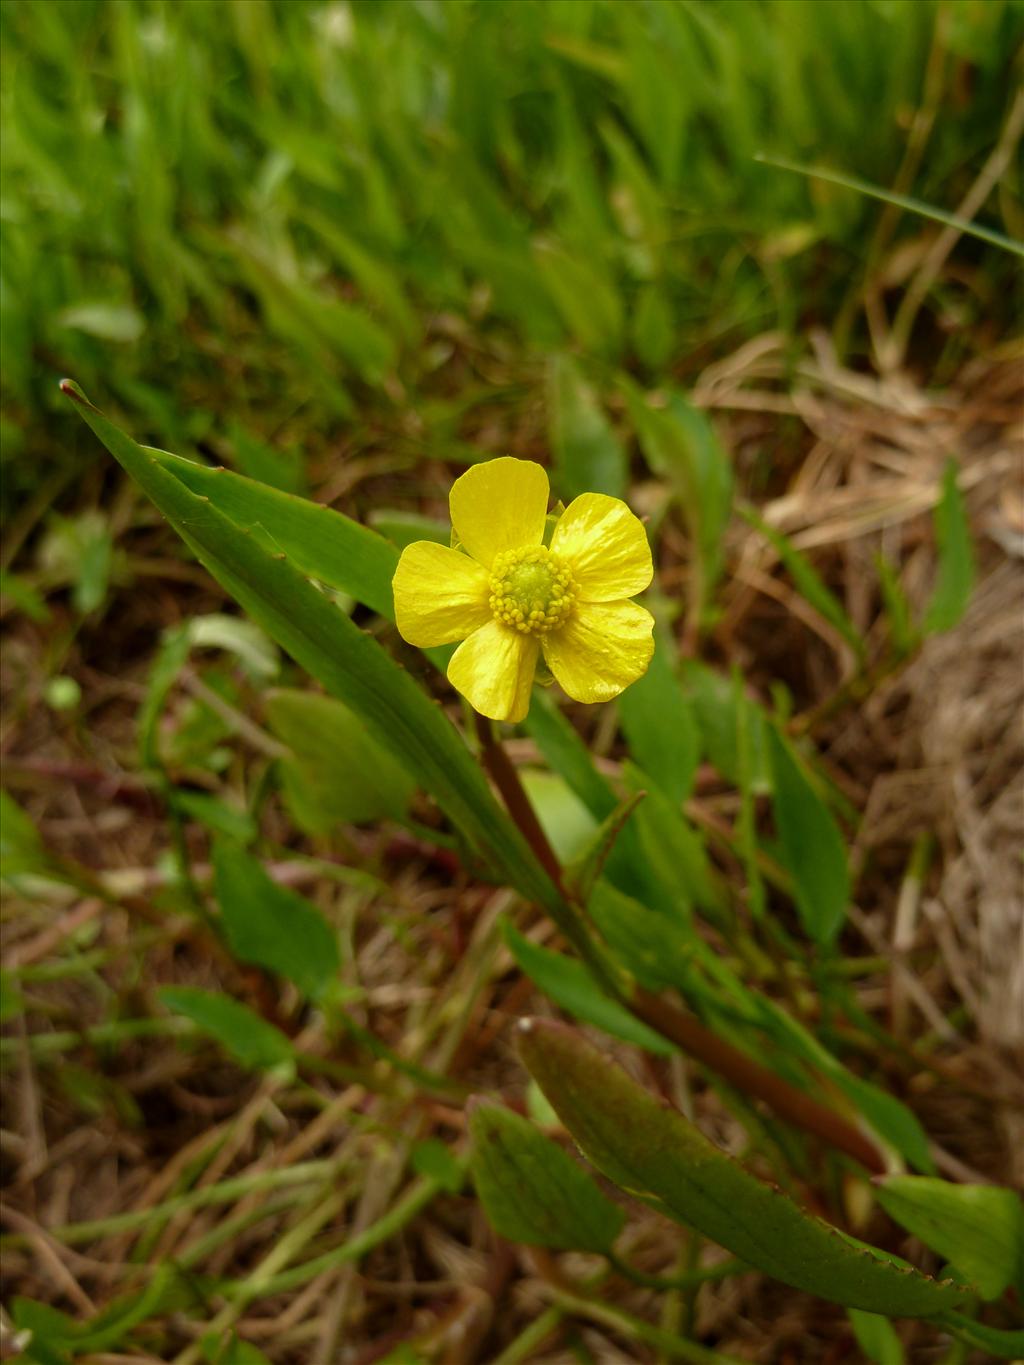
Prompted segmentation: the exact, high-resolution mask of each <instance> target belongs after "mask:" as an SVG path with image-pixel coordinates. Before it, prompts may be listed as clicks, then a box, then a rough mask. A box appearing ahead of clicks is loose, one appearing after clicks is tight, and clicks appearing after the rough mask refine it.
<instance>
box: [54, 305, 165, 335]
mask: <svg viewBox="0 0 1024 1365" xmlns="http://www.w3.org/2000/svg"><path fill="white" fill-rule="evenodd" d="M54 322H55V323H56V324H57V326H58V327H71V328H74V329H75V330H76V331H79V332H85V333H86V334H87V335H88V336H92V337H98V338H99V339H100V340H101V341H119V342H123V343H125V344H130V343H132V342H136V341H138V340H139V338H140V337H141V336H142V334H143V332H144V331H145V330H146V322H145V319H144V318H143V316H142V314H141V313H139V312H137V311H136V310H135V309H134V308H126V307H124V306H121V305H118V304H116V303H79V304H76V305H74V306H72V307H71V308H65V309H64V310H63V311H62V312H61V313H58V315H57V316H56V317H55V318H54Z"/></svg>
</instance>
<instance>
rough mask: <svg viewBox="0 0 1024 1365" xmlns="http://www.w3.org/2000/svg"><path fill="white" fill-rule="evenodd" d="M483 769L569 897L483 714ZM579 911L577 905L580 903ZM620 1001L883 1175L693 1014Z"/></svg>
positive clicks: (840, 1122) (832, 1116) (858, 1136)
mask: <svg viewBox="0 0 1024 1365" xmlns="http://www.w3.org/2000/svg"><path fill="white" fill-rule="evenodd" d="M476 728H477V734H478V735H479V736H480V747H481V756H482V758H483V763H484V767H485V768H486V769H487V772H488V773H489V774H490V776H491V779H492V781H493V782H494V784H495V786H496V787H497V788H498V790H499V792H500V793H501V796H502V799H503V800H504V802H505V806H506V808H507V810H508V813H509V815H510V816H511V817H512V819H513V820H514V821H515V823H516V824H517V825H518V827H519V829H520V831H521V832H522V834H523V836H524V838H525V839H526V841H527V843H528V844H529V845H530V847H531V848H532V849H533V852H534V853H535V855H536V857H537V860H538V862H539V863H540V864H541V866H542V867H543V868H544V870H545V872H547V874H548V876H549V877H550V878H551V880H552V881H553V882H554V883H555V885H556V886H557V887H558V889H559V890H560V891H561V892H562V894H563V895H564V896H565V897H566V899H567V900H571V899H572V897H571V895H570V893H568V892H567V891H566V888H565V884H564V882H563V880H562V868H561V865H560V863H559V861H558V858H557V857H556V856H555V852H554V850H553V849H552V847H551V845H550V843H549V842H548V838H547V835H546V834H545V833H544V831H543V829H542V828H541V826H540V822H539V821H538V819H537V816H536V814H535V813H534V810H533V807H532V806H531V805H530V801H529V798H528V797H527V795H526V792H525V791H524V790H523V785H522V783H521V782H520V780H519V774H518V773H517V772H516V770H515V767H514V765H513V763H512V761H511V760H510V758H509V756H508V754H507V753H506V752H505V749H504V747H503V745H502V744H501V741H500V740H499V739H497V737H496V736H495V734H494V728H493V726H492V724H491V722H490V721H489V720H486V719H485V718H484V717H483V716H480V715H477V717H476ZM580 908H581V909H582V908H583V907H580ZM622 1003H623V1004H624V1005H626V1006H627V1008H628V1009H629V1010H630V1011H631V1012H632V1013H633V1014H634V1015H636V1017H637V1018H638V1019H642V1020H643V1022H644V1023H645V1024H648V1025H649V1026H650V1027H651V1028H653V1029H654V1030H655V1031H656V1032H658V1033H660V1034H661V1036H662V1037H663V1038H667V1039H668V1040H669V1042H672V1043H675V1044H676V1045H677V1046H678V1047H680V1048H682V1050H683V1051H684V1052H686V1053H688V1054H689V1055H690V1056H691V1057H693V1058H695V1059H696V1060H697V1061H698V1062H700V1063H701V1064H702V1065H704V1066H706V1067H708V1068H709V1069H710V1070H711V1071H716V1072H717V1073H718V1074H719V1075H720V1076H721V1077H722V1078H723V1079H724V1080H726V1081H728V1083H729V1084H730V1085H732V1086H735V1088H736V1089H737V1090H740V1091H742V1092H743V1093H744V1094H746V1095H750V1096H751V1097H753V1098H754V1099H759V1100H762V1101H763V1102H764V1103H765V1104H767V1105H768V1106H769V1108H771V1109H772V1110H774V1112H775V1113H776V1114H777V1115H778V1116H779V1118H781V1119H785V1120H787V1121H788V1122H789V1123H792V1124H794V1125H795V1126H796V1127H798V1128H802V1129H803V1130H804V1131H805V1132H808V1133H813V1134H814V1136H815V1137H818V1138H820V1139H821V1140H822V1141H824V1142H827V1143H829V1144H830V1145H831V1146H832V1147H835V1148H836V1149H837V1150H838V1151H841V1152H845V1153H846V1155H847V1156H850V1157H852V1158H853V1159H854V1160H855V1161H858V1162H860V1164H861V1165H862V1166H864V1167H866V1168H867V1170H869V1171H871V1172H873V1173H874V1174H876V1175H883V1174H884V1173H885V1171H886V1165H885V1162H884V1160H883V1158H882V1154H881V1153H880V1152H879V1150H878V1148H877V1147H876V1146H875V1144H874V1143H873V1142H872V1141H871V1140H870V1139H869V1138H867V1137H866V1136H865V1135H864V1134H863V1133H862V1132H860V1130H859V1129H857V1128H855V1127H854V1126H853V1124H852V1123H849V1122H847V1120H846V1119H844V1118H843V1117H842V1116H841V1115H839V1114H837V1113H836V1112H835V1110H833V1109H829V1108H827V1107H826V1106H825V1105H823V1104H819V1103H818V1101H817V1100H814V1099H812V1098H811V1097H810V1095H807V1094H805V1093H804V1091H802V1090H798V1089H797V1088H796V1086H793V1085H790V1084H789V1082H788V1081H785V1080H783V1079H782V1077H781V1076H777V1075H776V1074H775V1072H774V1071H769V1070H768V1068H767V1067H764V1066H761V1065H760V1063H759V1062H755V1061H754V1060H753V1059H752V1058H751V1057H748V1056H747V1054H746V1053H745V1052H741V1051H740V1049H739V1048H737V1047H733V1045H732V1044H731V1043H727V1042H726V1041H725V1039H723V1038H719V1037H718V1035H717V1034H715V1033H712V1032H711V1030H710V1029H708V1028H705V1027H704V1025H703V1024H702V1023H700V1021H699V1020H698V1019H696V1018H694V1016H693V1015H691V1014H687V1013H686V1012H685V1011H683V1010H681V1009H679V1007H678V1006H677V1005H674V1004H672V1002H671V1001H669V1000H666V999H665V998H664V996H660V995H654V994H652V993H651V992H650V991H647V990H645V989H644V988H643V987H641V986H634V987H633V989H632V991H631V992H630V994H629V995H628V996H627V997H626V998H624V999H623V1001H622Z"/></svg>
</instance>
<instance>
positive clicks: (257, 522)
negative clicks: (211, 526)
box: [65, 390, 398, 619]
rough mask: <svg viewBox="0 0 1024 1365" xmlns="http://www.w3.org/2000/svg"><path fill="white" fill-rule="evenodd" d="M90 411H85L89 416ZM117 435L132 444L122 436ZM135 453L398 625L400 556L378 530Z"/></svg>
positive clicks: (271, 548) (246, 482)
mask: <svg viewBox="0 0 1024 1365" xmlns="http://www.w3.org/2000/svg"><path fill="white" fill-rule="evenodd" d="M65 392H67V390H65ZM69 396H70V395H69ZM86 411H88V410H83V416H85V414H86ZM86 420H88V418H86ZM93 429H94V430H95V431H96V434H97V436H99V437H100V440H102V441H103V442H104V444H105V445H107V448H108V449H110V446H109V444H108V443H107V440H106V438H105V436H104V432H106V433H107V435H108V436H110V435H111V434H112V433H113V432H117V429H116V428H114V427H112V426H111V424H110V423H109V422H106V419H104V425H103V427H102V429H101V428H100V427H98V426H97V427H94V428H93ZM117 436H119V437H121V439H122V440H128V439H129V438H128V437H126V436H123V434H122V433H121V432H117ZM132 444H133V445H134V442H132ZM135 451H136V452H138V454H133V459H134V463H135V467H136V468H137V469H138V468H139V458H140V456H142V457H145V458H146V459H148V460H153V461H155V462H156V464H157V466H158V467H159V468H160V469H162V470H163V471H164V472H165V473H167V474H171V475H173V476H174V478H175V479H176V480H178V481H179V482H180V483H181V484H182V485H183V486H184V487H185V488H187V489H188V490H189V491H190V492H192V493H195V494H196V495H197V496H198V497H201V498H208V499H209V500H210V503H211V505H212V506H213V507H215V508H216V509H217V510H218V511H219V512H221V513H223V515H224V516H225V517H227V518H228V519H229V520H230V521H232V522H233V523H234V524H235V525H236V526H238V527H240V528H243V529H245V530H246V531H247V532H248V533H249V535H250V536H252V538H253V539H254V540H255V541H256V542H257V543H258V544H260V545H262V546H263V548H264V549H265V550H267V551H268V552H269V553H271V554H286V555H287V556H288V559H289V561H290V562H291V563H292V564H294V566H295V567H296V568H297V569H299V570H301V572H302V573H304V574H307V575H308V576H309V577H310V578H317V579H320V580H321V582H324V583H329V584H330V585H331V586H332V587H336V588H340V589H341V591H343V592H347V593H349V594H350V595H351V596H352V597H354V598H356V600H357V601H359V602H365V603H366V605H367V606H368V607H371V608H372V609H373V610H374V611H378V612H380V613H381V615H382V616H386V617H388V618H389V619H394V614H395V608H394V601H393V599H392V596H391V580H392V578H393V577H394V575H395V569H396V567H397V565H398V551H397V550H396V549H395V547H394V546H393V545H391V544H390V543H389V542H388V541H386V540H385V539H384V537H383V536H380V535H378V534H377V532H376V531H371V530H370V528H369V527H368V526H362V525H360V523H359V522H358V521H353V520H352V519H351V518H350V517H346V516H342V514H341V513H340V512H335V511H334V509H333V508H331V507H327V506H326V505H325V504H323V503H316V502H308V501H307V500H306V499H305V498H297V497H294V496H293V495H292V494H290V493H282V492H281V491H280V490H279V489H276V488H268V487H267V486H266V485H265V484H261V483H256V482H255V481H254V480H253V479H247V478H244V477H243V476H242V475H241V474H235V473H233V472H232V471H231V470H229V469H211V468H210V467H209V466H207V465H200V464H196V463H195V462H194V461H192V460H186V459H183V458H182V457H181V456H180V455H171V454H169V453H168V452H167V451H166V450H155V449H153V448H151V447H149V446H136V447H135ZM111 454H112V455H115V456H117V451H116V450H111ZM117 457H118V458H121V457H120V456H117ZM122 462H123V461H122ZM126 468H129V466H127V465H126ZM129 472H131V471H130V470H129ZM140 482H141V480H140ZM143 486H145V485H143ZM151 496H152V494H151ZM165 515H166V513H165Z"/></svg>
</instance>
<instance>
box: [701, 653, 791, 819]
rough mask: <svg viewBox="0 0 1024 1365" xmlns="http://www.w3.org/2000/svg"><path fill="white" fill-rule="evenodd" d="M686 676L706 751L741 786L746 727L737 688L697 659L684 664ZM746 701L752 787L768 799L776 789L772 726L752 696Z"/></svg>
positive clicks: (752, 790)
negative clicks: (771, 761)
mask: <svg viewBox="0 0 1024 1365" xmlns="http://www.w3.org/2000/svg"><path fill="white" fill-rule="evenodd" d="M682 674H683V686H684V689H685V691H686V692H687V694H688V695H689V696H690V697H691V698H692V700H693V707H694V710H695V712H696V715H697V729H698V732H699V734H700V740H701V748H702V752H703V753H704V755H705V756H706V758H707V760H708V762H709V763H711V764H712V766H713V767H714V768H716V769H717V771H718V772H720V773H721V775H722V776H723V777H725V778H728V780H729V781H730V782H732V783H733V785H734V786H737V787H738V786H739V785H740V780H741V776H742V774H741V772H740V758H739V752H738V748H737V742H736V741H737V736H738V735H739V734H740V733H741V728H742V727H741V724H740V718H739V717H738V716H737V714H736V694H735V690H734V687H733V685H732V683H731V682H730V680H729V679H728V678H725V677H723V676H722V674H721V673H718V672H716V671H715V670H714V669H713V668H708V666H707V665H706V664H702V663H699V662H698V661H697V660H696V659H685V660H684V661H683V665H682ZM745 701H746V711H747V715H746V723H747V728H748V734H747V742H748V744H749V750H750V751H749V754H748V759H749V763H748V765H747V766H748V767H749V773H748V774H747V776H748V778H749V783H748V785H749V789H750V791H751V792H753V793H754V794H755V795H757V796H764V795H766V794H767V793H768V792H770V791H771V787H772V781H771V769H770V766H769V762H768V752H767V747H768V742H767V738H766V731H767V728H768V725H767V721H766V720H765V715H764V712H763V711H762V709H761V708H760V706H758V705H757V704H756V702H754V701H752V700H751V699H750V698H749V697H746V698H745Z"/></svg>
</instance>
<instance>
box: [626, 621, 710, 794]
mask: <svg viewBox="0 0 1024 1365" xmlns="http://www.w3.org/2000/svg"><path fill="white" fill-rule="evenodd" d="M669 645H670V642H668V641H664V642H662V641H660V640H659V643H658V648H657V649H656V650H655V651H654V655H653V657H652V659H651V662H650V664H649V665H648V668H647V672H646V673H645V674H644V675H643V677H642V678H639V679H638V680H637V681H636V682H635V683H634V684H633V685H632V687H628V688H627V689H626V691H625V692H623V694H622V696H621V697H620V698H619V701H618V707H619V719H620V720H621V722H622V728H623V730H624V731H625V734H626V739H627V740H628V741H629V749H630V753H631V755H632V757H633V758H634V759H635V761H636V764H637V766H638V767H640V768H642V769H643V771H644V772H645V773H646V774H647V776H648V777H650V778H652V779H653V780H654V781H655V782H656V783H657V784H658V786H659V787H660V788H661V790H662V791H663V792H664V793H665V795H666V796H667V797H669V799H670V800H672V801H674V802H676V803H677V804H679V803H681V802H683V801H685V800H687V798H688V797H689V796H690V795H691V793H692V791H693V780H694V777H695V776H696V772H697V763H698V760H699V759H700V734H699V732H698V729H697V717H696V713H695V711H694V707H693V702H692V701H691V700H690V698H689V697H688V696H687V695H686V693H685V692H684V691H683V688H682V686H681V685H680V682H679V680H678V678H677V677H676V675H675V671H674V669H673V667H672V652H671V649H670V647H669Z"/></svg>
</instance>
